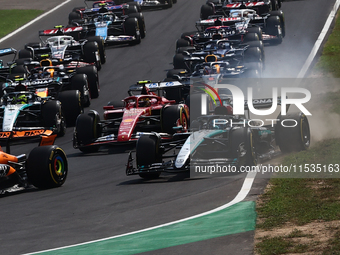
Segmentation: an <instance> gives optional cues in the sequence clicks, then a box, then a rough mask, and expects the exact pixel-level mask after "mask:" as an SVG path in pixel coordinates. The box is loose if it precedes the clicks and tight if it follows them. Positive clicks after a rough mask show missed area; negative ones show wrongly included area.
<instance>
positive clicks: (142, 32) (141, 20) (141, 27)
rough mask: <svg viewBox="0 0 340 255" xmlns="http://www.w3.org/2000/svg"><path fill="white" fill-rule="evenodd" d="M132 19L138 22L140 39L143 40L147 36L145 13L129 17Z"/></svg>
mask: <svg viewBox="0 0 340 255" xmlns="http://www.w3.org/2000/svg"><path fill="white" fill-rule="evenodd" d="M129 17H130V18H136V19H137V20H138V27H139V32H140V37H141V38H142V39H143V38H144V37H145V35H146V28H145V19H144V16H143V13H141V12H138V13H133V14H130V15H129Z"/></svg>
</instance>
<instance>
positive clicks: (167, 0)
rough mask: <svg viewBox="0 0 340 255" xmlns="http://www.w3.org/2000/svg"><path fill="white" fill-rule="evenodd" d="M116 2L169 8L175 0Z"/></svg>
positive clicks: (154, 7)
mask: <svg viewBox="0 0 340 255" xmlns="http://www.w3.org/2000/svg"><path fill="white" fill-rule="evenodd" d="M115 3H116V4H123V3H128V4H131V3H137V4H138V5H139V6H140V7H141V8H142V9H158V8H162V9H167V8H171V7H172V6H173V4H175V3H177V0H115Z"/></svg>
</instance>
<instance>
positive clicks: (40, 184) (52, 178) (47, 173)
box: [26, 145, 68, 189]
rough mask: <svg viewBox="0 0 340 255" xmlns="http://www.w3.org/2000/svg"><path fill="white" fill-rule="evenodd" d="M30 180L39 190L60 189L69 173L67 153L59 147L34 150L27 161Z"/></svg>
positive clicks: (53, 146)
mask: <svg viewBox="0 0 340 255" xmlns="http://www.w3.org/2000/svg"><path fill="white" fill-rule="evenodd" d="M26 171H27V177H28V180H29V181H30V182H31V183H32V184H33V185H34V186H35V187H37V188H39V189H49V188H56V187H60V186H61V185H63V184H64V182H65V181H66V178H67V173H68V163H67V157H66V155H65V152H64V151H63V150H62V149H61V148H59V147H58V146H57V145H51V146H41V147H36V148H34V149H33V150H32V151H31V152H30V154H29V155H28V158H27V161H26Z"/></svg>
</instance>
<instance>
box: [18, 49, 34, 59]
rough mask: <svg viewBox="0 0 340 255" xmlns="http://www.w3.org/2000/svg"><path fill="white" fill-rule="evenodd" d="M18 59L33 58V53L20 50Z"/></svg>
mask: <svg viewBox="0 0 340 255" xmlns="http://www.w3.org/2000/svg"><path fill="white" fill-rule="evenodd" d="M18 58H19V59H20V58H33V53H32V51H31V50H28V49H22V50H19V53H18Z"/></svg>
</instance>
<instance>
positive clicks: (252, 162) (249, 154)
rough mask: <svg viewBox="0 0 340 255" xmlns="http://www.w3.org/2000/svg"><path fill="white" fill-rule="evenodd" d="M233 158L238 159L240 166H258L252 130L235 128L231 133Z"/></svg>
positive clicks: (230, 142)
mask: <svg viewBox="0 0 340 255" xmlns="http://www.w3.org/2000/svg"><path fill="white" fill-rule="evenodd" d="M229 138H230V141H229V145H230V148H231V154H232V155H231V156H232V157H233V158H237V159H238V161H239V166H256V165H257V154H256V149H255V142H254V138H253V133H252V132H251V129H250V128H245V127H240V128H233V129H231V130H230V133H229Z"/></svg>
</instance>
